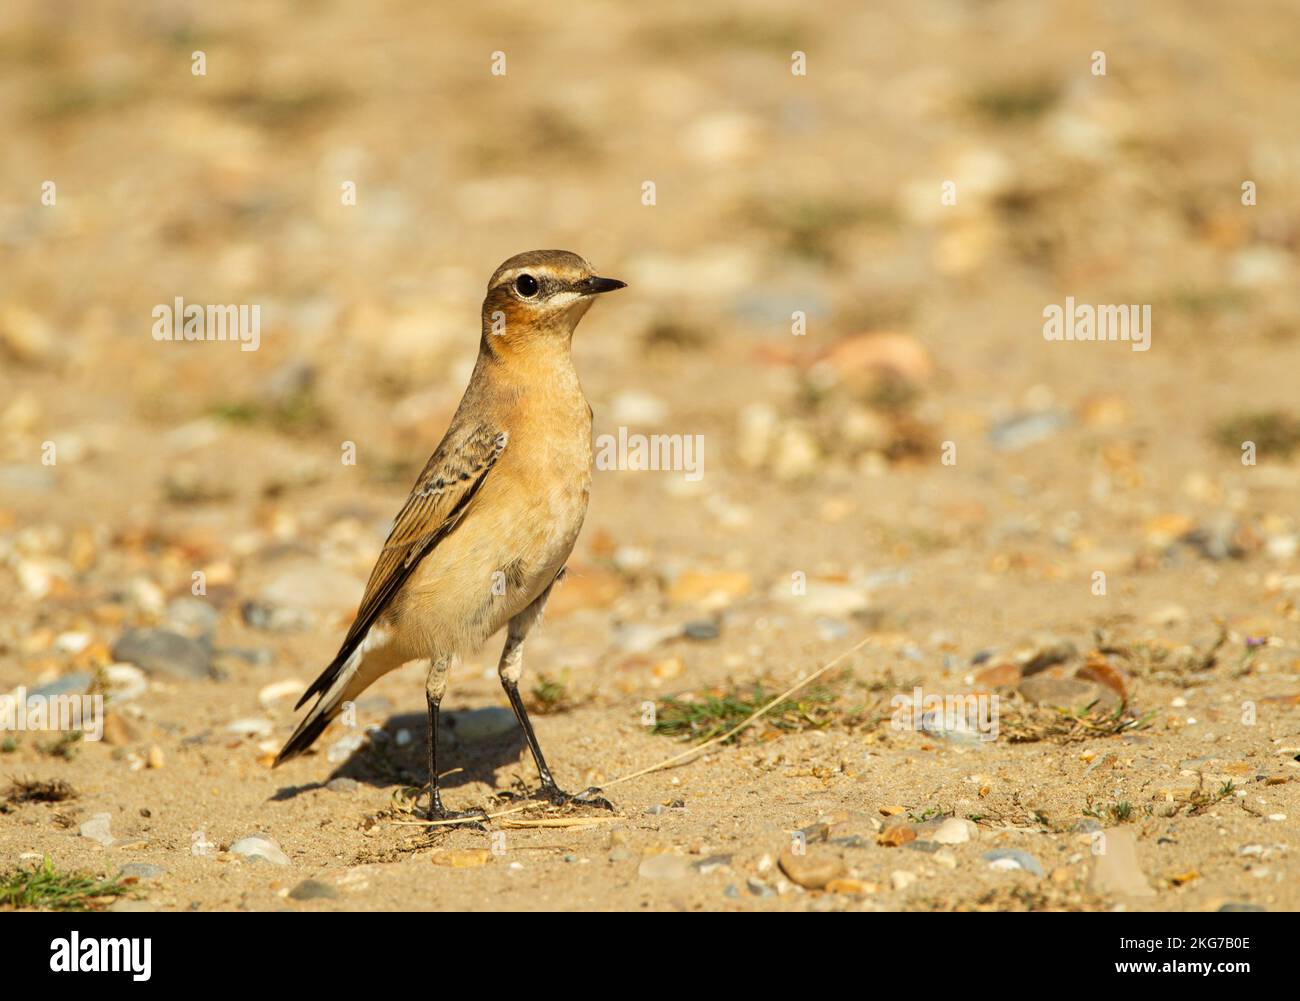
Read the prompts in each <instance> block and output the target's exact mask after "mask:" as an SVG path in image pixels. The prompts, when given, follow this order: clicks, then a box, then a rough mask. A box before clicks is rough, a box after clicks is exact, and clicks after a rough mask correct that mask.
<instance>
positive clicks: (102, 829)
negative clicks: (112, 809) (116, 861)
mask: <svg viewBox="0 0 1300 1001" xmlns="http://www.w3.org/2000/svg"><path fill="white" fill-rule="evenodd" d="M112 819H113V818H112V814H108V813H96V814H95V815H94V816H92V817H91V818H90V819H89V820H87V821H86V822H85V823H84V824H82V825H81V828H80V831H81V836H82V837H83V838H89V839H90V840H91V841H94V842H96V843H97V844H100V845H103V846H104V847H105V848H108V847H109V846H111V845H112V844H113V842H114V838H113V833H112V831H111V830H110V829H109V827H110V824H111V822H112Z"/></svg>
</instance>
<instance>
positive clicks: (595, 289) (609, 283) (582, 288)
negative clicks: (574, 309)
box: [574, 275, 627, 295]
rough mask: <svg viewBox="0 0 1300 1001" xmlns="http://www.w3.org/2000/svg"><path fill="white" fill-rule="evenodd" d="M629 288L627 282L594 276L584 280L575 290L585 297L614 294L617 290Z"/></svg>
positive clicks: (575, 286)
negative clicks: (602, 293)
mask: <svg viewBox="0 0 1300 1001" xmlns="http://www.w3.org/2000/svg"><path fill="white" fill-rule="evenodd" d="M620 288H627V282H621V281H619V280H618V279H617V278H598V277H596V276H595V275H592V276H591V277H590V278H584V279H583V280H582V281H580V282H578V283H577V284H576V285H574V289H576V290H577V291H578V292H580V293H582V294H583V295H596V294H597V293H600V292H613V291H614V290H615V289H620Z"/></svg>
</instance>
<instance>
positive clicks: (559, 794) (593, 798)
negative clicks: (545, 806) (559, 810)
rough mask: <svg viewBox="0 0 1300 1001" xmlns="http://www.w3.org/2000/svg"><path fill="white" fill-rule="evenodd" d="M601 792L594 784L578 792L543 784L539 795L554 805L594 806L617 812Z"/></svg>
mask: <svg viewBox="0 0 1300 1001" xmlns="http://www.w3.org/2000/svg"><path fill="white" fill-rule="evenodd" d="M601 792H602V790H601V789H599V788H597V787H596V786H589V787H588V788H586V789H584V790H583V791H582V792H580V793H568V792H565V791H564V790H563V789H561V788H560V787H559V786H557V785H544V786H542V788H541V791H540V793H539V795H541V796H542V798H544V799H546V800H548V801H549V802H551V803H554V804H555V805H556V806H570V805H572V806H596V807H600V809H602V810H608V811H609V812H610V813H617V812H618V810H617V809H616V808H615V806H614V804H613V803H611V802H610V801H609V800H607V799H606V798H605V797H604V796H602V795H601Z"/></svg>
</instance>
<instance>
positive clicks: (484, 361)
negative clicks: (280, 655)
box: [276, 250, 625, 819]
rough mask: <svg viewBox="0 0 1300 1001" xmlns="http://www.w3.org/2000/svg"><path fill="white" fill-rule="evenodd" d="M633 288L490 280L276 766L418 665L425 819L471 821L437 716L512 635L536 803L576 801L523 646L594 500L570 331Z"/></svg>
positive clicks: (604, 282) (516, 269) (515, 265)
mask: <svg viewBox="0 0 1300 1001" xmlns="http://www.w3.org/2000/svg"><path fill="white" fill-rule="evenodd" d="M624 284H625V283H624V282H621V281H616V280H615V279H613V278H599V277H597V276H596V275H594V274H593V273H592V269H591V265H589V264H588V263H587V262H586V261H584V260H583V259H582V258H581V257H579V256H578V255H577V254H571V253H569V252H567V251H563V250H534V251H531V252H530V253H527V254H519V255H518V256H516V257H512V258H510V260H508V261H506V262H505V263H504V264H502V265H501V267H499V268H497V270H496V273H495V274H493V275H492V278H491V280H490V281H489V282H488V289H487V297H486V298H485V299H484V300H483V332H482V338H481V340H480V341H479V352H478V362H477V364H476V365H475V366H474V373H473V375H472V376H471V377H470V380H469V387H468V388H467V389H466V390H465V396H464V398H463V399H462V400H461V401H460V406H459V407H458V408H457V409H456V415H455V416H454V417H453V418H452V420H451V427H450V428H448V429H447V433H446V435H444V436H443V439H442V442H441V444H439V445H438V447H437V449H436V450H435V451H434V453H433V456H432V458H430V459H429V461H428V463H427V464H426V465H425V467H424V472H422V473H421V474H420V477H419V479H418V480H417V481H416V483H415V487H414V488H413V489H412V490H411V495H410V496H409V497H408V498H407V499H406V503H405V505H403V507H402V509H401V511H400V512H398V515H397V521H396V522H395V523H394V525H393V528H392V531H391V532H390V533H389V535H388V541H387V542H385V543H384V548H383V551H382V552H381V553H380V554H379V560H378V562H377V563H376V564H375V568H374V570H373V571H371V574H370V582H369V583H368V584H367V585H366V591H365V595H364V597H363V598H362V600H361V607H360V609H359V610H358V612H357V617H356V620H355V621H354V622H353V623H352V628H350V629H349V630H348V634H347V638H346V639H344V641H343V645H342V646H341V647H340V648H339V652H338V655H337V656H336V657H335V658H334V660H333V662H332V663H331V664H330V666H329V667H327V668H326V669H325V672H324V673H323V674H322V675H321V676H320V677H319V678H317V679H316V680H315V682H313V683H312V685H311V687H310V688H308V689H307V691H306V692H305V693H303V696H302V698H301V699H299V700H298V705H297V706H295V708H300V707H301V706H302V705H303V703H305V702H306V701H307V700H308V699H309V698H311V697H312V696H313V695H318V696H319V697H318V698H317V700H316V704H315V705H314V706H312V708H311V711H310V712H309V713H308V714H307V716H306V718H304V719H303V721H302V722H301V723H300V724H299V725H298V729H297V730H295V731H294V734H293V736H292V737H290V738H289V741H288V743H286V744H285V745H284V749H283V750H282V751H281V752H280V755H279V757H278V758H277V759H276V764H279V763H280V762H281V761H285V760H287V759H288V758H292V757H294V756H295V755H297V754H301V753H302V752H303V751H305V750H306V749H307V748H308V747H310V746H311V744H312V742H313V741H314V740H315V739H316V738H317V737H319V736H320V734H321V731H322V730H324V729H325V727H326V726H327V725H328V724H329V722H330V720H332V719H333V718H334V717H335V716H337V715H338V713H339V712H340V710H341V708H342V706H343V704H344V703H345V702H350V701H352V700H354V699H356V698H357V696H359V695H360V694H361V693H362V692H363V691H364V690H365V689H366V688H367V687H369V686H370V685H371V684H372V683H373V682H374V681H375V679H377V678H379V677H380V676H381V675H383V674H385V673H387V672H388V671H391V670H393V669H394V668H397V667H400V666H401V665H402V664H404V663H406V662H408V661H412V660H419V661H425V662H427V664H428V670H429V675H428V681H427V682H426V684H425V696H426V701H427V703H428V710H429V813H430V816H432V817H434V818H439V819H441V818H447V817H469V816H477V815H478V814H473V813H449V812H448V811H446V810H445V809H444V808H443V805H442V797H441V795H440V794H439V791H438V765H437V752H438V704H439V703H440V702H441V701H442V697H443V693H444V692H445V691H446V690H447V675H448V673H449V672H450V670H451V669H452V667H453V666H454V665H455V664H456V663H457V661H458V659H459V657H460V656H461V654H463V653H466V652H468V651H471V650H473V649H475V648H477V647H479V646H480V645H482V643H483V642H484V640H486V639H487V638H488V637H489V636H491V635H492V634H493V633H494V632H496V631H497V630H498V629H500V628H501V627H502V626H508V631H507V636H506V643H505V649H504V650H503V651H502V653H501V662H500V665H499V667H498V670H499V672H500V674H501V684H502V685H503V686H504V688H505V691H506V695H507V696H508V697H509V699H510V705H511V708H513V709H514V713H515V717H516V718H517V719H518V720H519V725H520V726H521V727H523V731H524V737H525V738H527V740H528V747H529V749H530V750H531V751H532V754H533V759H534V760H535V761H536V762H537V770H538V772H539V773H540V775H541V779H542V793H543V794H544V795H545V796H547V798H549V799H551V800H552V801H553V802H560V803H564V802H569V801H571V800H573V799H574V798H575V797H573V796H570V795H568V794H567V793H564V792H562V791H561V790H560V788H559V787H558V786H557V785H556V784H555V779H554V778H553V777H552V775H551V770H550V769H549V768H548V767H547V766H546V759H545V758H544V757H542V750H541V748H540V747H539V746H538V744H537V735H536V734H535V733H533V726H532V723H530V722H529V720H528V713H527V712H526V711H525V710H524V704H523V702H522V700H521V699H520V698H519V678H520V675H521V674H522V673H523V643H524V638H525V637H526V636H527V635H528V630H529V629H530V628H532V625H533V623H535V622H536V621H537V619H538V618H539V617H540V616H541V614H542V609H543V608H544V607H545V605H546V599H547V597H548V596H549V595H550V593H551V588H552V586H553V585H554V584H555V582H556V581H557V580H558V579H559V578H560V577H561V576H562V575H563V573H564V563H565V561H566V560H567V559H568V558H569V554H570V553H571V552H572V551H573V544H574V541H575V540H576V539H577V538H578V531H579V529H581V528H582V520H583V518H584V517H585V516H586V513H587V498H588V495H589V494H590V492H591V458H592V451H591V407H590V405H588V403H587V400H586V397H584V396H583V395H582V386H581V385H579V383H578V374H577V372H575V371H574V368H573V359H572V357H571V355H570V346H571V344H572V340H573V330H574V327H576V326H577V324H578V321H579V320H580V319H582V316H583V314H585V313H586V312H587V310H588V309H589V308H590V307H591V304H592V302H593V300H594V297H595V296H596V295H598V294H599V293H601V292H610V291H613V290H614V289H619V288H623V287H624ZM598 792H599V790H588V791H587V793H583V794H581V795H582V796H583V797H587V796H589V795H590V794H595V793H598ZM584 801H589V802H595V803H598V804H600V805H605V806H607V805H608V804H607V803H605V802H604V801H603V800H600V799H599V798H593V799H584Z"/></svg>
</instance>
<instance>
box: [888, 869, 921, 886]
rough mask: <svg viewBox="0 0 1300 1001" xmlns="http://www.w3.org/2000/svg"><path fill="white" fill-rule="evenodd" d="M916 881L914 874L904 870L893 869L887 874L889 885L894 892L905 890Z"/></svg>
mask: <svg viewBox="0 0 1300 1001" xmlns="http://www.w3.org/2000/svg"><path fill="white" fill-rule="evenodd" d="M916 880H917V876H916V873H914V872H908V871H907V870H906V869H895V870H894V871H893V872H891V873H890V874H889V885H890V886H892V887H893V888H894V889H895V890H906V889H907V888H908V887H909V886H912V885H914V884H915V883H916Z"/></svg>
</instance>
